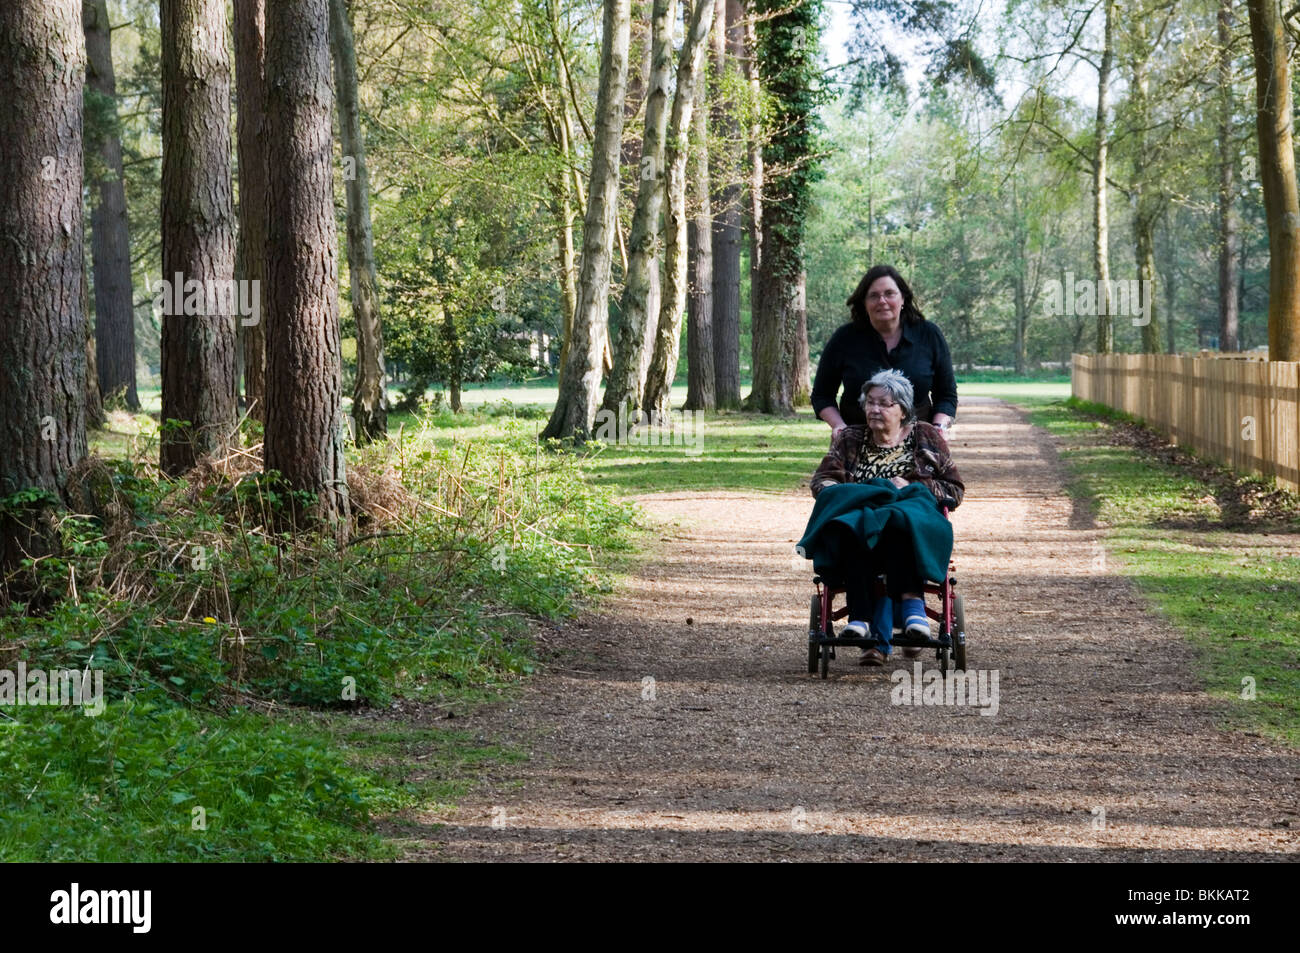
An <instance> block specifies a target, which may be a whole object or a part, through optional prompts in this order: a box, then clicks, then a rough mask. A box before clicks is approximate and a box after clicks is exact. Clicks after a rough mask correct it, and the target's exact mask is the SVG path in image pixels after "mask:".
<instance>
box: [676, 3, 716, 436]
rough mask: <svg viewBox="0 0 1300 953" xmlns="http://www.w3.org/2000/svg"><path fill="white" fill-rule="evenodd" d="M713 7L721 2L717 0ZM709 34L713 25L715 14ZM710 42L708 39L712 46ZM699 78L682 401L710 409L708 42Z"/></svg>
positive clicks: (713, 383) (712, 392)
mask: <svg viewBox="0 0 1300 953" xmlns="http://www.w3.org/2000/svg"><path fill="white" fill-rule="evenodd" d="M714 5H715V7H721V6H723V4H722V3H720V2H715V4H714ZM710 19H711V20H712V21H713V22H712V23H711V24H710V27H709V36H712V35H713V34H714V32H715V31H716V30H717V28H718V25H717V18H716V17H713V16H711V17H710ZM711 45H712V44H710V46H711ZM703 52H704V54H706V55H705V56H704V57H703V59H702V64H701V69H700V74H701V75H700V78H699V80H698V81H697V92H696V98H697V99H698V100H699V102H698V103H697V104H696V108H695V114H694V116H693V121H692V124H691V125H692V127H693V128H692V136H691V138H692V139H693V143H692V146H693V149H694V153H693V154H694V156H695V163H694V164H695V174H694V175H692V176H691V189H692V191H693V192H694V194H695V203H694V206H693V214H692V215H691V219H690V223H689V225H688V226H687V229H686V248H687V267H686V287H687V294H686V403H685V404H684V405H683V406H684V407H686V408H688V409H690V410H714V409H716V408H717V406H718V394H717V381H716V379H715V377H714V368H713V205H712V196H711V195H710V194H709V111H708V110H707V109H705V108H704V107H705V103H706V102H707V100H708V95H707V92H708V86H707V84H706V82H705V79H706V74H707V70H705V69H704V65H705V64H707V63H708V60H709V57H708V56H707V53H708V52H709V49H708V47H706V48H705V50H704V51H703Z"/></svg>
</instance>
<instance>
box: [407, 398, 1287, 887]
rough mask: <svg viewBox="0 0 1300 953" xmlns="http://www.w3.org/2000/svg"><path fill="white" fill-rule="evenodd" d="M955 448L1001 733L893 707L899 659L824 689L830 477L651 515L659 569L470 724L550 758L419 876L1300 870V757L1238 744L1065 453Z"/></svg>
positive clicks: (972, 605)
mask: <svg viewBox="0 0 1300 953" xmlns="http://www.w3.org/2000/svg"><path fill="white" fill-rule="evenodd" d="M953 450H954V457H955V459H956V461H957V464H958V466H959V467H960V469H961V471H962V475H963V477H964V478H965V480H966V483H967V497H966V502H965V503H964V504H963V505H962V506H961V508H960V509H958V510H957V511H956V512H955V513H954V524H955V529H956V536H957V547H956V554H955V561H956V564H957V578H958V581H959V590H958V591H960V592H964V593H965V597H966V603H967V628H968V632H969V638H970V643H969V644H970V666H971V668H972V669H977V670H978V669H986V670H996V671H997V673H998V679H999V681H998V686H999V701H998V707H997V712H996V714H995V715H982V714H980V709H979V708H978V707H954V706H924V705H923V706H919V707H918V706H902V705H891V704H890V689H891V680H890V673H891V672H892V671H894V670H895V669H900V668H905V669H908V670H911V668H912V664H913V663H910V662H904V661H902V660H901V659H899V660H898V661H894V662H892V663H891V664H890V665H889V666H888V667H886V668H884V669H864V668H860V667H859V666H858V665H857V664H856V658H854V657H851V656H852V655H854V654H856V653H846V652H841V655H840V658H839V659H837V660H836V661H835V662H833V663H832V666H831V677H830V679H829V680H827V681H822V680H821V679H820V678H817V677H814V676H809V675H807V674H806V673H805V661H806V644H805V642H804V632H805V629H806V626H807V616H808V602H809V597H810V595H811V594H812V585H811V573H810V572H809V568H808V564H807V563H805V562H803V561H802V560H798V561H796V560H793V559H792V558H791V554H792V547H793V543H794V541H795V540H796V539H797V538H798V537H799V536H800V534H801V533H802V530H803V526H804V523H805V521H806V519H807V517H808V513H809V510H810V509H811V505H812V498H811V496H810V495H809V493H808V490H807V486H806V485H805V486H803V487H801V488H799V489H798V490H797V491H791V492H790V493H789V494H787V495H780V496H777V495H761V494H754V495H746V494H739V493H716V492H700V493H688V492H683V493H668V494H655V495H650V496H644V497H639V498H638V501H639V502H640V503H641V504H642V506H644V507H645V508H646V510H648V511H649V512H650V513H651V514H652V515H653V516H654V517H656V518H657V519H658V520H660V521H662V525H663V531H662V532H661V537H662V539H661V542H660V544H659V551H658V552H657V553H656V554H655V558H653V559H652V560H651V561H650V562H648V563H647V564H646V565H645V566H644V568H643V569H642V571H641V572H640V573H639V575H638V576H637V577H636V578H635V579H633V580H632V581H631V582H630V583H629V585H628V586H626V587H625V588H624V589H623V590H622V591H621V592H620V593H618V595H617V596H616V597H614V598H611V599H610V600H609V601H608V602H607V603H606V604H605V606H604V607H603V609H602V611H601V612H600V613H599V614H594V615H591V616H588V617H586V618H584V619H582V620H580V621H579V622H577V623H573V624H569V625H566V626H564V627H562V628H559V629H557V630H555V631H554V632H551V633H546V636H547V644H548V645H549V646H550V647H551V648H553V649H554V650H555V653H556V654H555V655H554V656H553V658H552V661H551V665H550V667H549V669H548V672H547V674H545V675H542V676H539V677H537V678H535V679H534V680H533V681H532V682H531V683H530V684H529V685H528V687H527V688H526V689H525V691H524V692H523V693H522V695H521V696H520V697H518V698H516V699H515V700H513V701H512V702H509V703H507V704H502V705H499V706H496V707H490V708H487V709H483V710H481V711H479V712H477V713H475V714H474V715H472V716H471V717H470V718H468V719H466V720H465V721H461V720H459V719H458V720H457V726H458V727H461V728H466V727H467V728H469V729H470V730H473V731H476V732H477V733H479V734H481V735H483V736H485V737H487V738H494V739H499V740H501V741H503V742H504V743H506V744H511V745H515V746H518V747H521V748H523V749H525V750H529V751H531V752H532V759H531V760H530V761H528V762H526V763H522V764H510V765H498V766H495V767H493V768H492V769H491V773H489V774H486V775H485V776H484V777H483V778H482V781H481V783H480V785H479V786H478V789H477V790H476V791H475V792H474V793H473V794H472V795H471V796H470V797H469V798H467V799H465V800H464V801H463V802H462V804H461V805H460V806H459V807H458V808H456V809H454V810H448V811H444V812H428V813H425V814H419V815H416V816H415V817H414V818H413V819H412V820H411V822H410V823H407V824H402V825H400V826H397V827H395V828H394V829H393V830H392V833H393V834H394V835H396V836H399V837H401V838H402V839H403V840H404V841H405V842H406V843H407V844H408V850H407V859H409V860H439V859H454V860H542V861H550V860H557V859H562V860H629V859H644V860H767V859H789V860H820V859H834V860H859V859H865V860H871V859H882V860H885V859H887V860H980V859H986V860H1124V861H1133V860H1139V861H1151V860H1296V859H1300V795H1298V794H1297V792H1298V791H1300V752H1296V751H1291V750H1288V749H1286V748H1282V747H1278V746H1277V745H1275V744H1273V743H1271V742H1267V741H1265V740H1263V739H1261V738H1258V737H1254V736H1251V735H1242V734H1231V735H1230V734H1227V733H1224V732H1222V731H1219V730H1217V729H1216V728H1215V705H1216V704H1218V703H1216V702H1213V701H1212V700H1210V699H1209V698H1208V697H1207V696H1205V695H1204V694H1202V693H1201V692H1199V691H1198V689H1197V685H1196V682H1195V680H1194V678H1193V676H1192V665H1191V650H1190V648H1189V647H1188V646H1187V645H1186V644H1185V643H1184V642H1183V641H1182V640H1181V639H1180V638H1179V636H1178V634H1177V633H1176V632H1175V631H1174V630H1173V629H1171V628H1170V627H1169V626H1168V625H1166V624H1164V623H1163V622H1162V621H1161V620H1159V619H1158V618H1156V617H1154V616H1153V615H1152V614H1151V613H1150V611H1148V610H1146V609H1145V608H1144V606H1143V604H1142V602H1141V600H1140V598H1139V597H1138V596H1137V595H1136V593H1135V592H1134V590H1133V588H1132V587H1131V586H1130V585H1129V584H1128V582H1126V581H1125V580H1124V579H1122V578H1120V577H1117V576H1113V575H1110V574H1108V573H1107V572H1106V571H1105V564H1104V557H1103V556H1102V555H1101V549H1100V547H1099V545H1098V543H1097V539H1098V533H1097V531H1096V530H1095V528H1093V527H1092V526H1091V522H1090V520H1089V519H1088V518H1087V516H1086V514H1084V513H1081V512H1079V511H1077V510H1076V509H1075V507H1074V506H1073V505H1072V503H1071V501H1070V499H1069V498H1068V497H1066V496H1065V495H1064V493H1063V491H1062V489H1061V476H1062V474H1061V468H1060V465H1059V463H1058V461H1057V457H1056V453H1055V450H1054V449H1053V446H1052V443H1051V438H1050V437H1048V436H1047V435H1046V434H1045V433H1043V432H1042V431H1038V430H1035V429H1033V428H1031V427H1030V426H1029V425H1028V424H1027V423H1026V422H1025V421H1024V420H1023V419H1022V417H1021V416H1020V415H1019V413H1018V412H1017V411H1015V410H1014V409H1012V408H1011V407H1009V406H1007V405H1006V404H1003V403H1001V402H997V401H993V400H988V399H983V400H981V399H978V398H974V399H967V400H963V401H962V413H961V420H960V423H959V424H958V427H957V431H956V436H955V438H954V448H953ZM816 463H817V461H815V460H810V461H809V467H808V469H809V472H810V473H811V471H812V469H813V468H814V466H815V465H816ZM1135 620H1140V621H1141V623H1142V624H1141V627H1140V628H1139V627H1137V626H1135V625H1134V622H1135ZM895 657H896V658H897V655H896V656H895ZM926 666H927V668H931V667H934V661H933V657H932V656H931V657H928V658H927V660H926ZM1243 674H1248V673H1243ZM648 679H653V683H651V682H650V681H648ZM1242 704H1245V702H1243V703H1242Z"/></svg>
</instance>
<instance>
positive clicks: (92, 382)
mask: <svg viewBox="0 0 1300 953" xmlns="http://www.w3.org/2000/svg"><path fill="white" fill-rule="evenodd" d="M81 248H82V253H81V260H82V266H81V313H82V314H84V315H85V316H86V429H87V430H99V429H100V428H102V427H103V426H104V423H105V421H106V418H105V417H104V396H103V394H101V393H100V391H99V371H98V369H97V368H96V366H95V329H94V327H93V326H92V325H91V323H90V288H89V286H88V282H87V281H86V266H85V261H86V252H85V248H86V246H85V240H84V239H83V240H82V246H81Z"/></svg>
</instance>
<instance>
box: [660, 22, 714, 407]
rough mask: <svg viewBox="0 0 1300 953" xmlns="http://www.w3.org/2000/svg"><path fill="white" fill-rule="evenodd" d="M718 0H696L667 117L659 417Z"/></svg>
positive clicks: (666, 392) (666, 399) (667, 398)
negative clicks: (696, 119)
mask: <svg viewBox="0 0 1300 953" xmlns="http://www.w3.org/2000/svg"><path fill="white" fill-rule="evenodd" d="M713 2H714V0H695V6H694V8H693V9H692V10H691V18H690V23H689V25H688V26H687V29H686V37H685V39H684V41H683V43H682V50H681V54H680V56H679V58H678V61H677V91H676V92H675V93H674V94H673V114H672V118H671V119H670V120H669V122H668V146H667V149H666V156H665V161H666V162H667V163H668V181H667V184H666V186H665V188H666V193H665V195H664V205H665V207H666V213H665V216H664V293H663V300H662V301H660V302H659V324H658V327H657V328H656V331H655V348H654V356H653V357H652V358H651V359H650V370H649V372H648V373H647V374H646V387H645V408H646V411H647V412H649V413H654V414H657V415H659V416H660V417H665V416H667V414H668V412H669V411H670V410H671V409H672V401H671V392H672V386H673V378H674V377H676V376H677V351H678V347H679V346H680V343H681V334H682V311H683V309H684V308H685V307H686V161H687V159H688V158H689V154H690V148H689V141H690V128H691V118H692V111H693V110H694V108H695V98H696V90H697V89H698V88H700V87H702V86H703V83H701V82H700V72H701V70H700V67H701V66H702V65H703V62H704V51H705V48H706V47H707V42H708V37H709V28H710V27H711V26H712V25H713Z"/></svg>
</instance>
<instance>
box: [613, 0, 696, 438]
mask: <svg viewBox="0 0 1300 953" xmlns="http://www.w3.org/2000/svg"><path fill="white" fill-rule="evenodd" d="M676 8H677V3H676V0H654V7H653V9H652V13H651V16H652V24H651V55H650V72H649V74H648V80H647V90H646V107H645V108H646V113H645V132H644V134H643V136H642V142H641V162H640V164H639V166H638V167H637V171H638V176H637V181H638V185H637V195H636V210H635V211H634V212H633V213H632V231H631V234H630V236H629V238H628V268H627V278H626V280H625V281H624V284H623V300H622V301H621V303H620V308H619V310H620V312H621V313H622V318H623V319H622V323H621V325H620V326H619V331H618V346H617V347H616V349H615V352H614V370H613V371H612V372H610V375H609V380H608V381H607V383H606V385H605V397H604V399H603V400H602V401H601V407H602V408H603V409H605V410H608V411H610V412H611V413H615V414H617V413H619V412H622V413H623V414H625V415H626V419H627V421H628V422H629V423H633V422H635V421H636V420H637V419H638V418H639V416H640V410H641V398H642V396H643V394H644V391H645V375H646V371H647V370H648V368H649V364H650V356H651V348H650V323H651V321H653V320H654V319H655V317H656V316H657V315H658V313H659V310H658V306H659V215H660V212H661V211H662V209H663V200H664V180H665V165H664V141H665V137H666V135H667V129H668V85H669V81H670V80H671V78H672V68H673V20H674V16H673V14H674V12H675V10H676Z"/></svg>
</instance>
